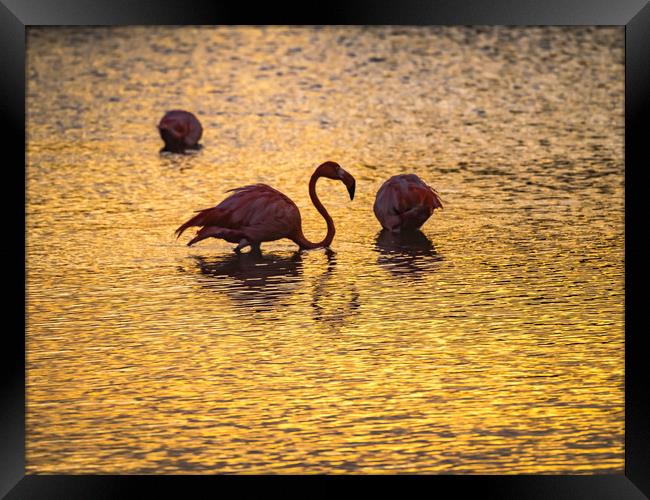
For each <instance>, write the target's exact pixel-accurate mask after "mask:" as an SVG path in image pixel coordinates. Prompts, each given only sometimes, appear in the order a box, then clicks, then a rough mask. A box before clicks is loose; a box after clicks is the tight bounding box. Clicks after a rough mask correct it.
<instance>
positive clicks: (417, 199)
mask: <svg viewBox="0 0 650 500" xmlns="http://www.w3.org/2000/svg"><path fill="white" fill-rule="evenodd" d="M436 208H442V201H441V200H440V196H439V195H438V193H437V192H436V191H435V190H434V189H432V188H431V187H430V186H428V185H427V184H426V183H425V182H424V181H423V180H422V179H420V178H419V177H418V176H417V175H415V174H402V175H395V176H393V177H391V178H390V179H388V180H387V181H386V182H384V183H383V184H382V185H381V187H380V188H379V191H377V197H376V198H375V204H374V206H373V210H374V212H375V216H376V217H377V219H378V220H379V223H380V224H381V226H382V227H383V228H384V229H387V230H388V231H393V232H401V231H410V230H414V229H419V228H420V227H422V224H424V223H425V222H426V221H427V219H428V218H429V217H431V214H432V213H433V211H434V210H435V209H436Z"/></svg>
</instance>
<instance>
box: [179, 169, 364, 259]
mask: <svg viewBox="0 0 650 500" xmlns="http://www.w3.org/2000/svg"><path fill="white" fill-rule="evenodd" d="M321 177H325V178H327V179H334V180H338V181H341V182H343V184H345V186H346V187H347V189H348V192H349V193H350V199H351V200H352V199H353V198H354V187H355V180H354V177H352V176H351V175H350V174H349V173H348V172H346V171H345V170H343V168H341V166H340V165H339V164H338V163H335V162H333V161H326V162H325V163H323V164H322V165H320V166H319V167H318V168H316V170H315V171H314V173H313V175H312V176H311V179H310V180H309V197H310V198H311V201H312V203H313V204H314V206H315V207H316V210H318V211H319V212H320V214H321V215H322V216H323V218H324V219H325V222H326V224H327V234H326V235H325V238H324V239H323V240H322V241H319V242H318V243H312V242H311V241H309V240H307V238H305V235H304V234H303V233H302V221H301V218H300V210H298V207H297V206H296V204H295V203H294V202H293V201H291V199H290V198H288V197H287V196H285V195H284V194H282V193H281V192H280V191H277V190H276V189H273V188H272V187H271V186H267V185H266V184H254V185H252V186H244V187H240V188H236V189H231V190H229V191H227V192H231V191H234V194H232V195H230V196H229V197H228V198H226V199H225V200H223V201H222V202H221V203H219V204H218V205H217V206H216V207H214V208H208V209H206V210H201V211H199V213H198V214H197V215H195V216H194V217H192V218H191V219H190V220H188V221H187V222H186V223H185V224H183V225H182V226H180V227H179V228H178V229H177V230H176V237H179V236H180V235H181V234H183V231H185V230H186V229H187V228H188V227H192V226H198V227H200V228H201V229H200V230H199V231H198V232H197V234H196V236H195V237H194V238H192V240H191V241H190V242H189V243H188V244H187V245H188V246H191V245H194V244H195V243H198V242H199V241H201V240H204V239H205V238H211V237H212V238H221V239H224V240H226V241H228V242H230V243H237V246H236V247H235V252H237V253H239V252H240V251H241V249H242V248H245V247H247V246H250V247H251V251H255V252H259V251H260V244H261V243H263V242H265V241H275V240H279V239H281V238H288V239H290V240H291V241H293V242H294V243H296V244H297V245H298V246H299V247H300V248H301V249H311V248H321V247H325V248H327V247H329V246H330V244H331V243H332V240H333V239H334V233H335V229H334V221H333V220H332V218H331V217H330V215H329V214H328V213H327V210H326V209H325V207H324V206H323V204H322V203H321V202H320V200H319V199H318V196H316V181H317V180H318V179H319V178H321Z"/></svg>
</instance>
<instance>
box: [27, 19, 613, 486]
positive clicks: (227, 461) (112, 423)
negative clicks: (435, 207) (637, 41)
mask: <svg viewBox="0 0 650 500" xmlns="http://www.w3.org/2000/svg"><path fill="white" fill-rule="evenodd" d="M623 43H624V37H623V30H622V29H621V28H587V27H568V28H559V27H557V28H509V27H501V28H498V27H494V28H471V27H465V28H454V27H371V28H362V27H323V28H298V27H291V28H287V27H274V28H259V27H239V28H235V27H219V28H216V27H187V28H172V27H121V28H91V29H89V28H85V29H83V28H65V29H64V28H30V30H29V34H28V38H27V46H28V52H27V58H28V60H27V79H28V89H27V90H28V97H27V113H28V117H27V120H28V123H27V140H28V145H27V162H28V166H27V172H26V177H27V202H28V204H27V220H26V229H27V455H26V458H27V471H28V473H70V474H74V473H127V474H128V473H145V474H146V473H172V474H173V473H187V472H190V473H290V474H292V473H323V472H324V473H350V472H356V473H395V472H405V473H477V474H496V473H578V474H581V473H605V472H607V473H610V472H618V473H621V472H622V470H623V466H624V461H623V459H624V456H623V437H624V392H623V382H624V365H623V361H624V318H623V313H624V283H623V279H624V261H623V258H624V164H623V146H624V142H623V138H624V136H623V132H624V115H623V102H624V101H623V99H624V80H623V76H624V73H623V68H624V66H623V63H624V46H623ZM174 108H184V109H188V110H191V111H193V112H195V113H196V115H197V116H198V118H199V120H201V122H202V123H203V126H204V129H205V130H204V136H203V140H202V143H203V145H204V148H203V149H201V150H200V151H199V152H197V153H194V154H190V155H185V156H180V155H173V154H162V155H161V154H159V149H160V148H161V147H162V142H161V141H160V138H159V137H158V135H157V131H156V129H155V125H156V123H157V121H158V120H159V119H160V117H161V116H162V115H163V113H164V112H165V111H166V110H168V109H174ZM325 160H335V161H338V162H339V163H340V164H341V165H342V166H343V167H344V168H346V169H347V170H348V171H349V172H351V173H352V174H353V175H354V176H355V177H356V180H357V194H356V196H355V199H354V201H352V202H350V200H349V198H348V195H347V192H346V190H345V188H344V186H342V185H341V184H340V183H335V182H331V181H328V180H325V179H323V180H321V181H320V182H319V185H318V188H317V189H318V194H319V196H320V198H321V200H322V201H323V203H324V204H325V206H326V207H327V208H328V210H329V211H330V213H331V214H332V216H333V218H334V221H335V224H336V229H337V233H336V237H335V239H334V242H333V244H332V248H331V251H329V252H328V251H325V250H315V251H310V252H303V253H298V252H296V250H297V248H296V247H295V245H294V244H293V243H291V242H289V241H285V240H283V241H278V242H274V243H267V244H264V245H263V246H262V248H263V251H264V256H263V259H261V260H260V259H255V258H254V257H252V256H250V255H242V256H241V257H237V256H236V255H234V254H233V253H232V247H233V245H231V244H228V243H226V242H223V241H217V240H209V241H205V242H202V243H200V244H198V245H197V246H196V247H192V248H187V247H186V246H185V243H186V241H187V240H189V238H190V235H189V234H188V235H183V237H181V239H180V240H178V241H177V240H175V239H174V235H173V231H174V229H176V227H178V226H179V225H180V224H181V223H182V222H184V221H185V220H186V219H187V218H188V217H189V216H191V215H192V213H193V212H194V211H195V210H198V209H202V208H207V207H210V206H213V205H215V204H216V203H217V202H219V201H220V200H221V199H223V197H225V196H226V194H225V191H226V190H227V189H231V188H234V187H237V186H242V185H246V184H251V183H256V182H264V183H267V184H270V185H271V186H273V187H276V188H278V189H280V190H281V191H282V192H284V193H285V194H287V195H288V196H290V197H291V198H292V199H293V200H294V201H295V202H296V203H297V205H298V206H299V207H300V210H301V213H302V217H303V224H304V227H305V234H306V235H307V237H309V238H310V239H318V238H321V237H322V235H323V234H324V232H325V225H324V222H323V221H322V219H321V218H320V216H319V215H318V214H317V212H316V211H315V209H314V208H313V206H312V205H311V203H310V201H309V197H308V193H307V182H308V180H309V176H310V175H311V173H312V172H313V169H314V168H315V167H316V166H317V165H318V164H319V163H321V162H322V161H325ZM406 172H414V173H416V174H418V175H419V176H420V177H422V178H423V179H425V180H426V181H427V182H428V183H430V184H431V185H432V186H433V187H435V188H436V189H437V190H438V191H439V192H440V194H441V196H442V199H443V203H444V207H445V208H444V210H440V211H436V212H435V213H434V215H433V217H432V218H431V219H430V220H429V221H428V222H427V223H426V224H425V225H424V227H423V230H422V234H421V235H416V236H414V237H411V238H407V239H397V240H396V239H395V238H394V237H393V236H391V235H387V234H385V233H382V232H380V226H379V224H378V222H377V221H376V219H375V218H374V215H373V213H372V203H373V201H374V195H375V193H376V191H377V189H378V188H379V186H380V185H381V183H382V182H383V181H384V180H385V179H386V178H387V177H389V176H391V175H394V174H397V173H406Z"/></svg>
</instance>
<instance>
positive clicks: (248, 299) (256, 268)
mask: <svg viewBox="0 0 650 500" xmlns="http://www.w3.org/2000/svg"><path fill="white" fill-rule="evenodd" d="M194 259H195V260H196V263H197V265H198V268H199V270H200V271H201V274H202V275H203V276H204V277H206V278H207V279H202V280H201V281H202V284H203V286H205V287H206V288H210V289H213V290H216V291H220V292H226V294H227V295H228V296H230V297H231V298H232V299H234V300H235V301H238V302H242V303H244V304H245V305H251V306H255V307H259V308H261V309H273V308H274V307H275V306H277V305H278V304H279V303H280V302H281V301H282V299H283V298H284V297H286V296H289V295H291V293H293V291H294V290H295V289H296V288H297V287H298V286H299V285H300V283H301V282H302V279H303V276H302V274H303V273H302V255H301V254H300V252H295V253H294V254H292V255H290V256H288V257H285V256H279V255H274V254H268V255H266V256H261V255H258V254H251V253H248V254H239V255H236V254H229V255H227V256H222V257H218V258H215V259H206V258H204V257H199V256H196V257H194Z"/></svg>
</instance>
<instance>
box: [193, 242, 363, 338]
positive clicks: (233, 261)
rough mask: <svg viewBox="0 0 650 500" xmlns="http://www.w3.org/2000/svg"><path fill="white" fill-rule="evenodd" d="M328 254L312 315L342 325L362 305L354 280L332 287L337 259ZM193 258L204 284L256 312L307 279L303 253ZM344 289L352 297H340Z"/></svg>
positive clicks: (277, 301) (275, 304)
mask: <svg viewBox="0 0 650 500" xmlns="http://www.w3.org/2000/svg"><path fill="white" fill-rule="evenodd" d="M325 256H326V258H327V267H326V269H325V270H324V271H323V272H322V273H321V275H320V276H319V277H317V278H316V280H315V282H314V287H313V296H312V301H311V306H312V308H313V311H314V313H313V317H314V320H316V321H322V322H325V323H328V324H330V325H334V326H340V325H342V324H343V322H344V321H345V319H346V318H347V317H349V316H350V315H352V314H353V313H354V312H355V311H356V310H357V309H358V308H359V305H360V304H359V293H358V292H357V289H356V287H355V286H354V283H350V284H348V286H347V287H343V286H336V287H332V284H331V283H330V280H331V278H332V276H333V275H334V269H335V267H336V258H335V254H334V252H333V251H331V250H327V251H326V252H325ZM194 259H195V261H196V264H197V266H198V268H199V271H200V272H201V275H202V276H201V283H202V285H203V286H204V287H206V288H209V289H211V290H215V291H217V292H225V293H226V294H227V295H228V296H229V297H230V298H231V299H233V301H235V303H239V304H241V305H244V306H246V307H247V308H252V309H254V310H256V311H269V310H273V309H276V308H277V307H278V306H280V305H281V303H282V302H283V300H284V299H286V298H287V297H289V296H291V294H292V293H293V292H294V291H295V290H296V289H297V288H298V287H299V286H300V285H301V283H302V282H303V279H304V273H303V263H304V262H303V254H302V253H301V252H295V253H293V254H291V255H289V256H282V255H276V254H266V255H264V256H262V255H258V254H255V253H247V254H238V255H237V254H229V255H227V256H221V257H217V258H212V259H206V258H204V257H199V256H195V257H194ZM333 288H335V289H333ZM344 288H347V289H349V290H350V298H349V300H341V298H342V297H344V296H345V295H346V294H345V290H344ZM331 298H333V300H330V299H331Z"/></svg>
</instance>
